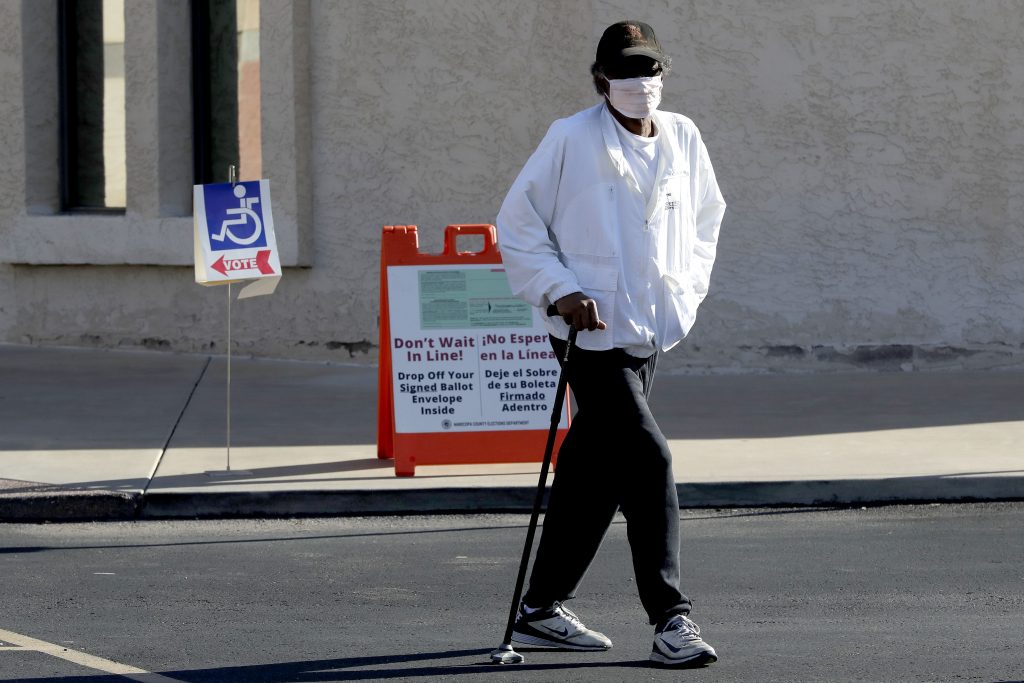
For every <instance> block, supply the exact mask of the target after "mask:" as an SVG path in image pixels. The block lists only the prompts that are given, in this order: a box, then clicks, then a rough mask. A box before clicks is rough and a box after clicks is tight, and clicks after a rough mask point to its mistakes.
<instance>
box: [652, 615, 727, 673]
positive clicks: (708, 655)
mask: <svg viewBox="0 0 1024 683" xmlns="http://www.w3.org/2000/svg"><path fill="white" fill-rule="evenodd" d="M651 661H652V662H658V663H659V664H668V665H669V666H703V665H704V664H710V663H711V662H717V661H718V655H717V654H716V653H715V648H713V647H711V646H710V645H708V644H707V643H705V642H704V641H703V640H701V638H700V626H697V624H695V623H693V622H692V621H690V618H689V617H687V616H685V615H682V614H677V615H676V616H674V617H672V618H671V619H670V620H669V622H668V623H667V624H665V627H664V628H663V629H662V630H660V631H658V632H657V633H655V634H654V645H653V646H652V647H651Z"/></svg>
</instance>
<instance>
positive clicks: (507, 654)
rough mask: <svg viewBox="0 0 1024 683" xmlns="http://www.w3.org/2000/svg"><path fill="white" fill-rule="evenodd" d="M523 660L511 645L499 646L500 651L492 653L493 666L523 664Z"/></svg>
mask: <svg viewBox="0 0 1024 683" xmlns="http://www.w3.org/2000/svg"><path fill="white" fill-rule="evenodd" d="M523 659H524V658H523V656H522V655H521V654H519V653H518V652H516V651H515V650H513V649H512V646H511V645H505V644H502V645H499V646H498V649H497V650H495V651H494V652H492V653H491V664H522V663H523Z"/></svg>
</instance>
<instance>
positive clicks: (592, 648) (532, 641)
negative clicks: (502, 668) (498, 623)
mask: <svg viewBox="0 0 1024 683" xmlns="http://www.w3.org/2000/svg"><path fill="white" fill-rule="evenodd" d="M512 642H513V643H519V644H520V645H539V646H541V647H553V648H557V649H559V650H575V651H577V652H604V651H605V650H610V649H612V648H611V645H608V646H607V647H606V646H604V645H575V644H573V643H567V642H565V641H562V640H548V639H547V638H541V637H540V636H531V635H527V634H525V633H518V632H516V631H513V632H512Z"/></svg>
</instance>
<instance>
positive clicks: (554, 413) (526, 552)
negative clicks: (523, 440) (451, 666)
mask: <svg viewBox="0 0 1024 683" xmlns="http://www.w3.org/2000/svg"><path fill="white" fill-rule="evenodd" d="M547 314H548V316H550V317H554V316H556V315H558V309H557V308H555V307H554V306H553V305H552V306H548V310H547ZM575 343H576V328H575V327H570V328H569V340H568V341H567V342H566V345H565V353H563V354H562V368H561V371H560V372H559V373H558V388H557V389H555V405H554V406H553V407H552V408H551V429H549V430H548V444H547V447H546V448H545V449H544V463H543V464H542V465H541V467H540V481H538V482H537V495H536V496H534V498H533V513H532V514H531V515H530V527H529V529H528V530H527V532H526V544H525V545H523V558H522V559H521V560H519V577H518V578H517V579H516V590H515V593H513V595H512V606H511V607H510V608H509V610H508V624H507V625H506V626H505V640H503V641H502V642H501V645H499V646H498V648H497V649H496V650H494V651H493V652H492V653H491V663H492V664H522V662H523V656H522V655H521V654H519V653H518V652H516V651H515V650H513V649H512V628H513V627H514V626H515V623H516V613H517V612H518V611H519V600H520V599H521V598H522V597H523V582H524V581H525V580H526V565H527V563H529V561H530V551H532V550H533V536H534V534H535V532H536V531H537V519H538V518H539V517H540V506H541V504H542V503H543V502H544V485H545V484H546V483H547V479H548V467H549V466H550V465H551V453H552V451H553V450H554V448H555V435H556V434H557V432H558V423H559V422H561V419H562V406H563V405H564V404H565V385H566V381H567V379H566V376H565V366H566V364H567V363H568V362H569V351H571V350H572V347H573V345H574V344H575Z"/></svg>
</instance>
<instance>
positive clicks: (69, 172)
mask: <svg viewBox="0 0 1024 683" xmlns="http://www.w3.org/2000/svg"><path fill="white" fill-rule="evenodd" d="M57 16H58V24H59V26H58V30H59V32H60V91H61V92H60V103H61V112H60V114H61V126H60V129H61V169H62V178H61V181H62V182H61V200H62V205H63V206H62V208H63V210H65V211H78V210H86V211H89V210H101V211H102V210H114V211H121V210H123V209H124V207H125V192H126V168H125V166H126V164H125V106H124V104H125V101H124V97H125V91H124V0H60V2H59V4H58V12H57Z"/></svg>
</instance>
